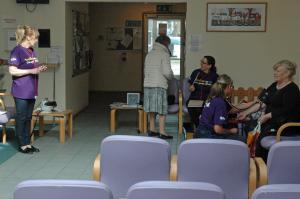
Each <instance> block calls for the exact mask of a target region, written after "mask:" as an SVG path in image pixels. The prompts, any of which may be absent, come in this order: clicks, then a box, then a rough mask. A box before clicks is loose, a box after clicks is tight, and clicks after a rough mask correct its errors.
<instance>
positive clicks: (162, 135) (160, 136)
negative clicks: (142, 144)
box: [159, 134, 173, 140]
mask: <svg viewBox="0 0 300 199" xmlns="http://www.w3.org/2000/svg"><path fill="white" fill-rule="evenodd" d="M159 138H161V139H164V140H166V139H173V136H172V135H164V134H159Z"/></svg>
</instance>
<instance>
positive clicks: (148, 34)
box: [143, 13, 185, 79]
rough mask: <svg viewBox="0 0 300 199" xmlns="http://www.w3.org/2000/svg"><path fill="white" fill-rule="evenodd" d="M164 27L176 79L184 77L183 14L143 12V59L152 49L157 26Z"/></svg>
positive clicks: (157, 31)
mask: <svg viewBox="0 0 300 199" xmlns="http://www.w3.org/2000/svg"><path fill="white" fill-rule="evenodd" d="M161 26H163V27H166V33H167V36H169V37H170V39H171V45H170V51H171V54H172V55H171V67H172V70H173V72H174V75H175V77H176V78H177V79H183V78H184V67H183V66H184V47H185V46H184V41H185V15H184V14H181V13H179V14H144V35H143V37H144V49H143V58H144V59H143V60H145V56H146V55H147V53H148V52H149V51H150V50H151V49H152V47H153V44H154V42H155V39H156V37H157V36H159V29H160V28H159V27H161Z"/></svg>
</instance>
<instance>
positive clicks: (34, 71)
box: [30, 65, 47, 74]
mask: <svg viewBox="0 0 300 199" xmlns="http://www.w3.org/2000/svg"><path fill="white" fill-rule="evenodd" d="M45 70H47V66H45V65H41V66H39V67H37V68H33V69H31V71H30V72H31V74H39V73H40V72H43V71H45Z"/></svg>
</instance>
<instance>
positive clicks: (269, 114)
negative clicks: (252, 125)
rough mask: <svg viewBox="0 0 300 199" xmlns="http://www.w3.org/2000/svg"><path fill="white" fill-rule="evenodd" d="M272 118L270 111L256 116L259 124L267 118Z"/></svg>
mask: <svg viewBox="0 0 300 199" xmlns="http://www.w3.org/2000/svg"><path fill="white" fill-rule="evenodd" d="M271 118H272V114H271V113H267V114H263V115H262V116H260V118H258V120H257V121H258V122H260V123H261V124H263V123H265V122H266V121H268V120H269V119H271Z"/></svg>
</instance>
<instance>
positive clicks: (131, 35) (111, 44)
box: [106, 27, 142, 50]
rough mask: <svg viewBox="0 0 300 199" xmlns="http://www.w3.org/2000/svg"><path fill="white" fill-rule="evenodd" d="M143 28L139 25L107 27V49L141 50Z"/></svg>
mask: <svg viewBox="0 0 300 199" xmlns="http://www.w3.org/2000/svg"><path fill="white" fill-rule="evenodd" d="M141 35H142V33H141V28H137V27H107V28H106V49H107V50H141V49H142V45H141V44H142V43H141V38H142V36H141Z"/></svg>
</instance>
